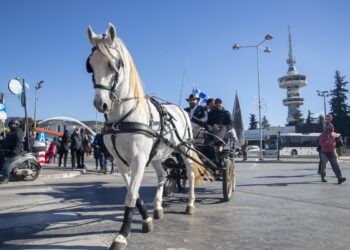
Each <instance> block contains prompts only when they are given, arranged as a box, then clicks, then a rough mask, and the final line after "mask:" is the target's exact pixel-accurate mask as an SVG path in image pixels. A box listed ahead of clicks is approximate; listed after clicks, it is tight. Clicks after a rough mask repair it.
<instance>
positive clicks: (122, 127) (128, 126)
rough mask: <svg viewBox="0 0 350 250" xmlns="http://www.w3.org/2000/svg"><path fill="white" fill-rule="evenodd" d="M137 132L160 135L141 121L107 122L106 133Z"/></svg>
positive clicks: (149, 135) (154, 135)
mask: <svg viewBox="0 0 350 250" xmlns="http://www.w3.org/2000/svg"><path fill="white" fill-rule="evenodd" d="M121 133H137V134H143V135H146V136H148V137H159V135H158V134H157V132H156V131H155V130H153V129H151V128H150V127H148V126H147V125H145V124H143V123H139V122H123V123H119V122H117V123H107V124H106V129H105V131H104V134H112V135H115V134H121Z"/></svg>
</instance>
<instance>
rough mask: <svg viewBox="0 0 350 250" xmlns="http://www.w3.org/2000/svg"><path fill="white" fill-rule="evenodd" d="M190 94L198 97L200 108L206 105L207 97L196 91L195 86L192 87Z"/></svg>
mask: <svg viewBox="0 0 350 250" xmlns="http://www.w3.org/2000/svg"><path fill="white" fill-rule="evenodd" d="M192 94H194V95H198V97H199V98H200V99H199V102H198V104H199V105H200V106H205V105H206V104H207V100H208V99H209V96H207V94H205V93H204V92H202V91H200V90H199V89H197V88H196V87H195V86H193V87H192Z"/></svg>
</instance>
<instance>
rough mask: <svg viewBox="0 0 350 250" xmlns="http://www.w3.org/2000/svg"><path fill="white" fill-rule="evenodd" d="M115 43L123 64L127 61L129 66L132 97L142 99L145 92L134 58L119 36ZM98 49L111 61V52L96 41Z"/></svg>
mask: <svg viewBox="0 0 350 250" xmlns="http://www.w3.org/2000/svg"><path fill="white" fill-rule="evenodd" d="M115 43H116V45H117V48H118V52H119V54H120V56H121V59H122V61H123V63H124V64H126V63H129V66H130V75H129V80H130V86H131V89H132V90H133V91H134V97H137V98H139V100H141V101H142V100H143V99H144V97H145V93H144V91H143V88H142V84H141V79H140V76H139V73H138V71H137V69H136V66H135V63H134V60H133V59H132V57H131V55H130V53H129V51H128V49H127V48H126V46H125V44H124V42H123V41H122V40H121V39H120V38H116V40H115ZM97 47H98V49H99V50H100V51H101V52H102V54H104V55H105V56H106V57H107V58H108V59H109V60H111V62H113V58H112V57H111V54H110V53H109V52H108V51H107V48H106V47H105V46H104V45H103V43H97Z"/></svg>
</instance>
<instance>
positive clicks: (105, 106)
mask: <svg viewBox="0 0 350 250" xmlns="http://www.w3.org/2000/svg"><path fill="white" fill-rule="evenodd" d="M107 108H108V106H107V104H106V103H103V105H102V109H103V111H106V110H107Z"/></svg>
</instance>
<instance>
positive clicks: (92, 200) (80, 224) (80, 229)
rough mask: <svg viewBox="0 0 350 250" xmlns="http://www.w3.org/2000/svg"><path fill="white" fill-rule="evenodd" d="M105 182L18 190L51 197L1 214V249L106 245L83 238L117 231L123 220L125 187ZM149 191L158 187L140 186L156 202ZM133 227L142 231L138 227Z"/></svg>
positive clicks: (25, 194) (143, 192)
mask: <svg viewBox="0 0 350 250" xmlns="http://www.w3.org/2000/svg"><path fill="white" fill-rule="evenodd" d="M104 184H108V183H105V182H89V183H83V184H81V183H73V184H71V183H70V184H51V185H49V186H50V188H52V191H48V192H30V193H19V195H22V196H30V197H33V196H49V197H52V199H51V198H47V199H45V200H41V201H39V202H33V203H30V204H27V205H25V207H24V208H23V206H19V208H18V210H15V209H16V208H14V209H12V211H11V212H7V213H6V214H0V225H1V227H0V228H1V229H0V249H105V247H101V246H87V245H85V244H86V243H85V244H83V242H84V241H83V240H82V237H83V238H84V237H87V236H90V240H91V237H94V238H95V237H96V238H98V237H99V235H106V234H115V233H117V231H118V230H119V227H120V224H121V222H122V220H123V214H124V199H125V195H126V188H125V187H115V186H113V187H111V186H105V185H104ZM149 193H152V194H154V193H155V188H154V187H142V188H141V190H140V195H141V196H142V197H149V198H147V199H145V203H146V204H147V203H149V202H153V195H147V194H149ZM34 200H37V199H34ZM5 202H6V201H5ZM147 205H148V204H147ZM152 207H153V204H152ZM31 210H34V211H31ZM135 213H136V214H137V213H138V211H135ZM138 218H139V216H135V219H134V221H133V222H134V224H138V223H141V218H139V220H137V219H138ZM31 222H32V224H31ZM116 222H118V223H116ZM99 223H101V224H102V223H103V224H102V225H106V224H107V225H109V227H108V229H106V228H105V227H103V226H98V225H99ZM7 225H8V226H7ZM110 228H113V230H109V229H110ZM133 228H138V226H136V227H133ZM131 231H132V232H137V233H138V232H141V231H140V230H138V229H132V230H131ZM74 237H76V239H74ZM70 241H74V244H70V245H65V244H64V243H67V244H69V242H70ZM28 242H33V244H28ZM38 242H39V243H38ZM80 242H82V244H81V245H79V243H80ZM100 243H101V242H100ZM60 244H63V245H60ZM97 244H98V243H97ZM93 245H95V244H93Z"/></svg>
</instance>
